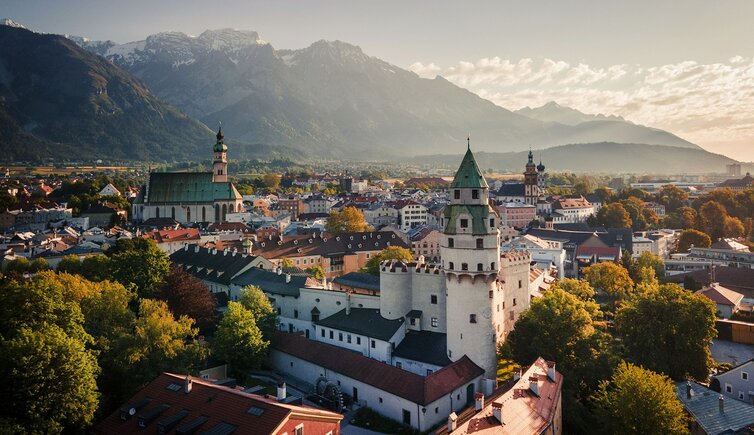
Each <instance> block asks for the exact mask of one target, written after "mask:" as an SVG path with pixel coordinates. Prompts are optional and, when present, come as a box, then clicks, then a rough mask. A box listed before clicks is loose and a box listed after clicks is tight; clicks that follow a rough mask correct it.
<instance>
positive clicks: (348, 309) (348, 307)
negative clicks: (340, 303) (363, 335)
mask: <svg viewBox="0 0 754 435" xmlns="http://www.w3.org/2000/svg"><path fill="white" fill-rule="evenodd" d="M350 314H351V292H346V316H348V315H350Z"/></svg>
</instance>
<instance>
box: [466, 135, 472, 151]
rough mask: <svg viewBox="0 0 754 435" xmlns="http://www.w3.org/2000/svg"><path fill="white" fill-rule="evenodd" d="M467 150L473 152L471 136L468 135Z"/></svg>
mask: <svg viewBox="0 0 754 435" xmlns="http://www.w3.org/2000/svg"><path fill="white" fill-rule="evenodd" d="M466 149H467V150H471V134H467V135H466Z"/></svg>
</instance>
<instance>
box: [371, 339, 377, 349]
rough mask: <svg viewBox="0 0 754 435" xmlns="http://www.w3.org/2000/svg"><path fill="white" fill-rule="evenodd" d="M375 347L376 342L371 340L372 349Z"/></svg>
mask: <svg viewBox="0 0 754 435" xmlns="http://www.w3.org/2000/svg"><path fill="white" fill-rule="evenodd" d="M375 347H377V342H376V341H374V340H372V349H374V348H375Z"/></svg>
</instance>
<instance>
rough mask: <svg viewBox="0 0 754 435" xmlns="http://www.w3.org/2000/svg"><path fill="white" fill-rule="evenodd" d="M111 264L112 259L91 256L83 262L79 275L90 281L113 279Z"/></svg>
mask: <svg viewBox="0 0 754 435" xmlns="http://www.w3.org/2000/svg"><path fill="white" fill-rule="evenodd" d="M110 264H111V263H110V257H108V256H106V255H101V254H100V255H90V256H88V257H85V258H84V261H82V262H81V268H80V270H79V273H80V274H81V276H83V277H84V278H86V279H88V280H89V281H104V280H106V279H112V276H111V274H110V269H111V267H110Z"/></svg>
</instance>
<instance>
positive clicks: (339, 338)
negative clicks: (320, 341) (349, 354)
mask: <svg viewBox="0 0 754 435" xmlns="http://www.w3.org/2000/svg"><path fill="white" fill-rule="evenodd" d="M338 341H343V333H342V332H338Z"/></svg>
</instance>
